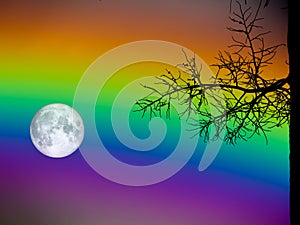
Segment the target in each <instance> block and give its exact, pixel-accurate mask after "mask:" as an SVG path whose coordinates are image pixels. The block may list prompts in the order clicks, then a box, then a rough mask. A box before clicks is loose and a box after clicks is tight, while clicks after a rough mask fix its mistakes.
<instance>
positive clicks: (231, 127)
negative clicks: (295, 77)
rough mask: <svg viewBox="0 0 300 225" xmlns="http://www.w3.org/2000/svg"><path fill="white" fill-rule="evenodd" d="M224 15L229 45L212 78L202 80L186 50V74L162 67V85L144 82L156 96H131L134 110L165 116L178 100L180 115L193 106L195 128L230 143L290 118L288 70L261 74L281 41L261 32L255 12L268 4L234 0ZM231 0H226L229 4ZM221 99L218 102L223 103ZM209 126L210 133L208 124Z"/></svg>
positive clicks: (159, 79) (256, 133)
mask: <svg viewBox="0 0 300 225" xmlns="http://www.w3.org/2000/svg"><path fill="white" fill-rule="evenodd" d="M235 3H236V5H235V6H236V7H234V10H232V9H230V10H232V11H231V13H230V16H229V19H230V21H231V24H232V26H230V27H228V28H227V29H228V30H229V31H230V32H232V33H233V35H232V45H230V46H229V48H228V49H229V50H228V51H220V52H219V53H218V56H217V57H216V63H215V64H213V65H212V66H213V67H215V68H216V69H217V73H216V76H215V77H214V78H213V79H214V81H213V82H207V81H206V80H205V79H204V78H203V75H202V74H201V65H197V64H196V60H195V57H189V56H187V55H185V57H186V62H184V63H182V64H179V65H178V66H179V67H180V69H181V70H183V71H185V72H186V73H187V74H189V77H184V76H183V75H182V74H181V73H180V72H178V74H176V75H175V74H173V73H172V72H171V71H169V70H167V71H166V73H165V74H163V75H161V76H159V77H157V79H158V81H159V82H158V83H159V84H161V85H163V86H165V87H167V88H165V89H164V90H163V91H161V90H160V89H159V88H157V87H149V86H146V85H145V86H144V87H145V88H146V89H149V91H150V92H151V93H150V94H149V95H148V96H151V94H152V93H153V94H156V95H157V94H158V97H157V98H149V97H148V96H146V97H144V98H142V99H140V100H138V101H137V102H136V105H137V107H138V108H137V110H136V111H141V112H143V115H145V113H147V112H149V113H150V117H152V116H154V115H156V114H159V115H161V114H162V112H164V113H166V115H167V117H169V116H170V105H172V102H173V101H180V103H181V104H182V105H184V108H185V110H184V111H183V112H180V116H182V115H184V114H187V115H189V114H190V113H192V112H193V111H195V110H196V112H197V114H198V118H199V121H197V123H195V124H197V125H196V126H197V127H196V130H197V133H198V134H199V135H200V136H202V137H204V139H205V140H211V139H213V138H221V135H220V134H221V133H223V134H225V135H224V141H225V142H227V143H230V144H236V143H237V141H238V140H239V139H243V140H248V139H249V138H251V137H252V136H253V135H264V136H265V139H266V141H267V140H268V139H267V135H266V132H268V131H270V130H271V129H272V128H274V127H280V126H282V125H285V124H289V122H290V105H291V101H290V94H291V93H290V86H289V76H288V75H287V76H286V77H285V78H282V79H270V78H268V77H270V76H268V75H267V74H265V72H264V69H265V67H267V66H269V65H270V64H272V60H273V58H274V57H275V55H276V53H277V50H278V48H279V47H284V46H285V44H278V45H271V46H269V45H267V42H266V41H265V37H266V36H267V35H268V34H269V33H270V32H269V31H265V30H264V27H263V26H261V25H260V22H261V21H262V20H263V18H262V17H261V16H260V13H261V11H262V10H263V8H264V7H266V6H267V5H268V4H269V1H267V2H265V4H264V5H263V1H262V0H260V1H259V2H258V6H257V8H252V7H251V6H250V5H249V4H247V2H246V1H244V2H242V1H236V2H235ZM231 4H232V2H231V3H230V6H231ZM217 88H220V89H221V92H222V98H220V97H218V96H217V95H214V94H213V93H214V92H212V90H214V89H217ZM208 98H213V99H214V103H213V107H215V111H218V112H219V113H217V114H216V113H211V112H210V111H209V108H211V107H212V105H211V104H210V105H209V103H208ZM222 102H223V103H222ZM212 126H213V127H214V129H215V130H216V132H214V134H213V137H211V134H210V132H209V131H210V129H211V127H212Z"/></svg>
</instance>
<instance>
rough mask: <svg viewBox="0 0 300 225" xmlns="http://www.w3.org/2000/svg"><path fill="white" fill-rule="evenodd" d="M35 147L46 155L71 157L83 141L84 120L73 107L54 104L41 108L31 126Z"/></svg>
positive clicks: (31, 135)
mask: <svg viewBox="0 0 300 225" xmlns="http://www.w3.org/2000/svg"><path fill="white" fill-rule="evenodd" d="M30 137H31V140H32V142H33V144H34V146H35V147H36V148H37V149H38V150H39V151H40V152H41V153H43V154H44V155H46V156H49V157H53V158H62V157H66V156H68V155H71V154H72V153H73V152H74V151H75V150H77V149H78V148H79V146H80V144H81V143H82V141H83V137H84V125H83V121H82V118H81V117H80V115H79V114H78V112H76V111H75V110H74V109H73V108H72V107H70V106H68V105H65V104H60V103H54V104H49V105H46V106H44V107H43V108H41V109H40V110H39V111H38V112H37V113H36V114H35V115H34V117H33V119H32V121H31V124H30Z"/></svg>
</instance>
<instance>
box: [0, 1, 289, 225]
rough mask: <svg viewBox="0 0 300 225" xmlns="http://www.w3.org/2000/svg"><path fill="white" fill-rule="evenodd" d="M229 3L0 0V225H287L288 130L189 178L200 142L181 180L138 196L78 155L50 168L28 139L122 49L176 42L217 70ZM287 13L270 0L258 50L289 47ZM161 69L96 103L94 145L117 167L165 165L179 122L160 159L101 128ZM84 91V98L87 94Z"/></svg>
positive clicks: (282, 59) (278, 61)
mask: <svg viewBox="0 0 300 225" xmlns="http://www.w3.org/2000/svg"><path fill="white" fill-rule="evenodd" d="M249 2H250V1H249ZM229 3H230V0H228V1H217V0H213V1H204V0H198V1H196V0H186V1H180V0H174V1H171V0H162V1H158V0H152V1H137V0H128V1H121V0H87V1H79V0H76V1H75V0H74V1H67V0H64V1H51V0H44V1H34V0H23V1H21V0H16V1H1V2H0V224H5V225H10V224H14V225H19V224H20V225H21V224H31V225H36V224H43V225H48V224H49V225H54V224H55V225H70V224H72V225H83V224H84V225H140V224H143V225H288V224H289V133H288V127H282V128H277V129H273V130H272V131H271V132H270V133H268V138H269V139H268V141H269V142H268V144H266V142H265V139H264V137H260V136H258V137H254V138H253V139H250V140H249V141H248V142H242V141H241V142H239V143H238V144H237V145H236V146H230V145H227V144H225V143H223V145H222V147H221V149H220V152H219V154H218V155H217V157H216V159H215V160H214V162H213V163H212V164H211V165H210V167H209V168H208V169H206V170H205V171H202V172H199V170H198V168H197V167H198V165H199V160H200V159H201V157H202V155H203V151H204V149H205V145H206V144H205V143H204V142H203V140H202V139H201V138H200V139H199V142H198V145H197V148H196V150H195V152H194V154H193V155H192V157H191V159H190V160H189V162H188V163H187V164H186V165H185V166H184V167H183V168H182V169H181V170H180V171H179V172H178V173H176V174H175V175H174V176H172V177H171V178H169V179H167V180H165V181H163V182H160V183H157V184H153V185H149V186H141V187H133V186H126V185H120V184H117V183H114V182H112V181H110V180H108V179H105V178H104V177H102V176H100V175H99V174H98V173H96V172H95V171H94V170H93V169H92V168H91V167H90V166H89V165H88V164H87V162H86V161H85V159H84V158H83V156H82V154H81V152H80V149H79V150H77V151H76V152H75V153H74V154H72V155H70V156H68V157H66V158H61V159H53V158H49V157H47V156H44V155H42V154H41V153H40V152H39V151H37V149H35V148H34V146H33V144H32V142H31V139H30V134H29V127H30V123H31V120H32V118H33V116H34V114H35V113H36V112H37V111H38V110H39V109H40V108H41V107H43V106H45V105H47V104H50V103H55V102H60V103H65V104H69V105H72V104H73V101H74V95H75V92H76V88H77V86H78V84H79V82H80V79H81V78H82V76H83V74H84V73H85V71H86V70H87V69H88V68H89V66H90V65H91V64H92V63H93V62H94V61H95V60H96V59H97V58H98V57H99V56H101V55H103V54H104V53H106V52H108V51H110V50H111V49H114V48H116V47H118V46H120V45H123V44H126V43H130V42H135V41H141V40H162V41H167V42H173V43H176V44H178V45H181V46H184V47H186V48H187V49H190V50H191V51H193V52H195V53H196V54H197V55H199V56H200V57H201V58H202V59H203V61H204V62H205V63H206V64H208V65H211V64H213V63H214V62H215V58H214V57H216V56H217V54H218V51H219V50H226V49H227V46H228V45H229V44H230V41H231V34H230V33H229V32H228V31H227V30H226V27H227V26H228V23H227V21H228V15H229ZM286 4H287V3H286V1H284V0H272V1H271V2H270V5H269V6H268V7H267V8H265V9H264V14H263V17H264V18H265V20H264V26H265V27H266V29H268V30H271V31H272V33H271V34H270V35H269V36H267V37H268V38H269V39H268V40H266V41H268V42H267V43H269V44H273V43H286V38H287V37H286V34H287V10H286V9H283V8H284V7H286ZM287 58H288V54H287V49H286V47H282V48H280V49H279V51H278V53H277V55H276V58H275V59H274V61H273V64H272V65H270V66H269V68H266V70H265V72H266V74H267V75H266V76H268V77H271V78H279V77H284V76H286V74H287V72H288V66H287V64H286V60H287ZM118 60H119V59H116V62H118ZM211 69H212V71H214V69H213V68H211ZM160 70H161V71H165V67H164V65H162V64H161V65H157V64H155V63H144V64H143V63H142V64H136V65H133V66H131V67H126V68H124V69H122V70H120V71H118V73H116V74H115V76H113V77H112V78H111V79H110V80H109V82H107V84H106V86H105V88H104V89H103V91H102V92H101V94H100V95H99V97H98V99H97V102H96V106H95V112H96V114H97V115H98V116H97V117H96V122H97V125H99V126H98V127H97V128H98V132H99V135H100V136H101V137H102V138H103V139H105V141H104V143H105V144H106V145H107V146H108V147H109V148H110V150H111V152H112V154H114V156H116V157H119V158H120V159H121V160H123V161H126V162H128V163H131V164H136V165H142V164H151V163H154V162H158V161H160V160H162V159H164V158H165V157H167V156H168V154H170V152H171V150H170V148H172V147H174V146H175V145H176V138H177V137H178V135H179V133H178V132H179V131H178V129H180V128H179V127H178V121H177V120H176V118H175V119H173V120H170V121H166V125H167V126H168V127H169V128H170V129H169V132H170V133H168V135H167V136H166V140H165V141H164V142H163V143H162V146H161V147H160V148H158V149H156V150H155V151H153V152H151V153H146V152H142V153H141V152H136V151H132V150H131V149H128V148H127V147H124V146H122V143H119V142H118V140H117V138H116V136H115V135H114V133H113V132H112V129H111V126H110V124H109V123H108V121H107V120H106V119H107V115H109V113H110V109H111V106H112V102H113V99H112V98H113V97H114V96H116V95H117V93H118V92H119V91H120V90H121V89H122V87H124V86H125V85H126V84H127V83H129V82H130V81H132V80H134V79H138V78H140V77H142V76H144V75H145V74H149V73H152V72H153V73H161V72H160ZM154 75H157V74H154ZM94 86H96V87H97V84H93V83H92V82H91V83H90V87H91V88H92V87H94ZM85 88H86V93H87V94H86V96H88V93H89V91H90V90H89V87H85ZM131 91H132V93H133V92H134V93H136V92H137V90H136V89H132V90H131ZM129 95H130V94H128V96H129ZM141 97H143V96H141ZM86 101H87V102H88V101H89V100H88V98H86ZM130 120H131V121H130V123H131V125H132V130H133V132H134V133H135V134H136V135H137V136H140V137H141V138H144V137H146V136H147V135H148V134H149V133H148V130H147V124H148V121H147V119H146V118H144V119H142V118H141V116H140V115H136V114H134V115H133V114H131V117H130ZM103 127H105V132H103V130H104V128H103Z"/></svg>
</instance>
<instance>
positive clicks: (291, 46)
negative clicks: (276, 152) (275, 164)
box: [288, 0, 300, 225]
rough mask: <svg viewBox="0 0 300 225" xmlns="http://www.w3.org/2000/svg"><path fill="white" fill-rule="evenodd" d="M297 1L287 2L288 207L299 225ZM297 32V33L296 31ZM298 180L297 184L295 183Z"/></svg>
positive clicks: (298, 52) (299, 54)
mask: <svg viewBox="0 0 300 225" xmlns="http://www.w3.org/2000/svg"><path fill="white" fill-rule="evenodd" d="M296 3H297V1H293V0H289V1H288V52H289V67H290V71H289V83H290V88H291V121H290V207H291V211H290V212H291V213H290V218H291V224H295V225H299V224H300V220H299V197H298V196H299V194H297V191H300V188H299V177H300V170H299V169H297V164H298V163H300V158H299V151H300V149H299V148H298V142H299V140H298V139H299V130H300V127H299V117H300V111H299V110H298V108H299V105H300V103H299V99H300V95H299V90H300V83H299V76H300V71H299V68H300V50H299V41H300V40H299V39H298V38H296V37H297V36H298V34H297V28H300V27H299V23H298V21H299V20H298V19H299V15H298V16H297V14H296V13H298V12H297V11H299V9H298V8H297V6H296ZM298 32H299V31H298ZM297 180H298V182H297Z"/></svg>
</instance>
